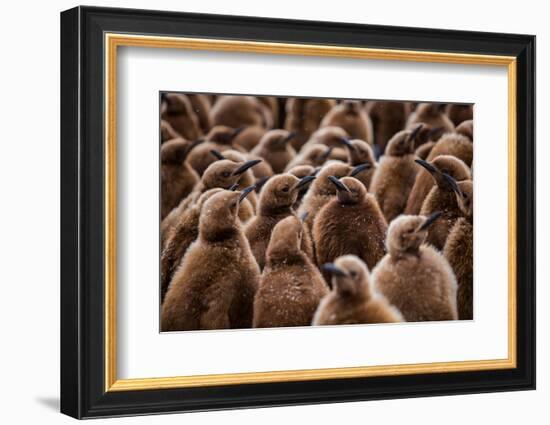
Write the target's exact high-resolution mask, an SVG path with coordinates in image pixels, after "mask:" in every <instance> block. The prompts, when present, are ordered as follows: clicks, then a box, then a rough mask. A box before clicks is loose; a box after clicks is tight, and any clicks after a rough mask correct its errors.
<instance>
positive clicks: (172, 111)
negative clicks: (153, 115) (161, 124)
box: [161, 93, 202, 140]
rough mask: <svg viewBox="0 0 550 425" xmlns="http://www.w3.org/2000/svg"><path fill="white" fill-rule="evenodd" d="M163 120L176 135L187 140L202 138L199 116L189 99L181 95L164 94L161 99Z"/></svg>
mask: <svg viewBox="0 0 550 425" xmlns="http://www.w3.org/2000/svg"><path fill="white" fill-rule="evenodd" d="M161 118H162V119H163V120H164V121H166V122H167V123H168V124H170V125H171V126H172V128H173V129H174V131H176V133H178V134H180V135H181V137H183V138H185V139H187V140H196V139H198V138H199V137H200V136H202V130H201V128H200V125H199V119H198V117H197V114H196V113H195V111H194V110H193V106H192V105H191V102H190V101H189V98H188V97H187V96H186V95H184V94H179V93H163V94H162V98H161Z"/></svg>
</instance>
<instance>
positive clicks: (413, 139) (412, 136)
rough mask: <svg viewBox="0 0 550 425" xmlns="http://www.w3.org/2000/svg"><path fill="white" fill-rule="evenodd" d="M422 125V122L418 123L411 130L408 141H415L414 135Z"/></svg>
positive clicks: (416, 134)
mask: <svg viewBox="0 0 550 425" xmlns="http://www.w3.org/2000/svg"><path fill="white" fill-rule="evenodd" d="M422 127H423V124H418V125H417V126H416V127H415V128H414V130H413V131H411V133H410V134H409V142H411V141H415V140H416V136H418V133H419V132H420V130H421V129H422Z"/></svg>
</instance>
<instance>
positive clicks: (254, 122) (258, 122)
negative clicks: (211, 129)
mask: <svg viewBox="0 0 550 425" xmlns="http://www.w3.org/2000/svg"><path fill="white" fill-rule="evenodd" d="M210 116H211V118H212V125H225V126H227V127H232V128H239V127H246V126H260V127H263V128H271V127H272V125H273V118H272V117H271V113H270V111H269V109H268V108H267V107H266V106H265V105H264V104H263V103H262V102H260V101H259V100H258V99H256V98H255V97H254V96H220V97H219V98H218V99H217V101H216V103H215V104H214V106H213V107H212V109H211V110H210Z"/></svg>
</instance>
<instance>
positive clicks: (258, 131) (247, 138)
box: [233, 125, 267, 152]
mask: <svg viewBox="0 0 550 425" xmlns="http://www.w3.org/2000/svg"><path fill="white" fill-rule="evenodd" d="M266 131H267V130H266V129H265V128H263V127H259V126H257V125H253V126H250V127H245V128H244V129H243V131H241V132H240V133H239V134H238V135H237V136H236V137H235V139H233V144H234V146H240V147H241V148H243V149H244V150H245V151H246V152H250V151H251V150H252V149H254V147H255V146H256V145H257V144H258V143H260V139H261V138H262V137H263V135H264V134H265V133H266Z"/></svg>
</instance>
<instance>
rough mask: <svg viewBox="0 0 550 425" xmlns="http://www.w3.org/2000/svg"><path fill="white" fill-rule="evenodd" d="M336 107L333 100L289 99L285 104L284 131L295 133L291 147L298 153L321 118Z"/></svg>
mask: <svg viewBox="0 0 550 425" xmlns="http://www.w3.org/2000/svg"><path fill="white" fill-rule="evenodd" d="M334 105H336V101H335V100H333V99H300V98H290V99H288V100H287V102H286V119H285V129H286V130H288V131H292V132H294V133H296V137H295V138H294V139H292V140H291V142H290V143H291V144H292V147H293V148H294V149H296V151H299V150H300V148H301V147H302V146H303V144H304V143H305V142H307V141H308V140H309V137H310V136H311V134H312V133H313V132H314V131H315V130H317V128H318V127H319V124H320V123H321V120H322V119H323V117H324V116H325V115H326V114H327V112H328V111H330V110H331V109H332V107H333V106H334Z"/></svg>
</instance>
